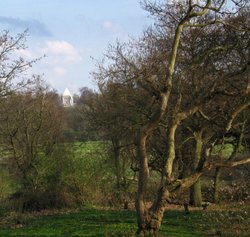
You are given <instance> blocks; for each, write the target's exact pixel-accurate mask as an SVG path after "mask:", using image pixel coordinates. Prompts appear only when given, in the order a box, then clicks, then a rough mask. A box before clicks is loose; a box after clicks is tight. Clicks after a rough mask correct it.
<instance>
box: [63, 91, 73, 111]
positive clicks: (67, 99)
mask: <svg viewBox="0 0 250 237" xmlns="http://www.w3.org/2000/svg"><path fill="white" fill-rule="evenodd" d="M62 103H63V106H64V107H70V106H73V105H74V100H73V96H72V95H71V94H70V92H69V89H68V88H66V89H65V91H64V92H63V95H62Z"/></svg>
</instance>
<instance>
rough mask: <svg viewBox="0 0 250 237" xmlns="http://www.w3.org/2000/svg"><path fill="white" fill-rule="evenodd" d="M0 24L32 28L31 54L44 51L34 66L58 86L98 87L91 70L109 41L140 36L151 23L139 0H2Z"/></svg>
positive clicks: (60, 89)
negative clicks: (42, 57)
mask: <svg viewBox="0 0 250 237" xmlns="http://www.w3.org/2000/svg"><path fill="white" fill-rule="evenodd" d="M0 9H1V13H0V28H1V30H4V29H8V30H10V32H11V34H13V35H15V34H16V33H20V32H22V31H24V30H25V29H29V36H28V38H27V46H28V49H27V50H25V51H20V52H19V54H20V55H21V56H23V57H25V58H27V59H31V58H35V57H39V56H42V55H44V54H46V58H44V59H42V60H41V61H40V62H38V64H37V65H35V67H34V69H33V70H34V72H35V73H39V74H44V76H43V78H44V79H45V80H46V81H47V82H48V83H49V84H50V85H51V86H52V87H53V88H55V89H56V90H58V92H60V93H61V92H63V90H64V89H65V88H66V87H68V88H69V90H70V91H71V92H72V93H77V92H78V89H79V88H81V87H85V86H87V87H91V88H94V86H95V85H94V83H93V81H92V79H91V76H90V75H89V73H90V72H91V71H92V70H93V69H94V61H93V60H92V59H91V58H92V57H93V58H95V59H100V58H101V57H102V55H103V53H105V50H106V48H107V46H108V44H110V43H111V44H112V43H114V42H115V41H116V40H117V39H118V40H120V41H122V42H123V41H127V40H128V39H129V36H132V37H137V36H139V35H140V34H141V33H142V31H143V29H144V28H146V27H147V26H148V25H149V24H150V19H149V18H148V17H147V16H148V14H147V12H145V11H144V10H142V9H141V7H140V4H139V0H0Z"/></svg>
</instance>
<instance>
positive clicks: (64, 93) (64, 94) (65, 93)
mask: <svg viewBox="0 0 250 237" xmlns="http://www.w3.org/2000/svg"><path fill="white" fill-rule="evenodd" d="M63 96H71V94H70V92H69V89H68V88H66V89H65V91H64V92H63Z"/></svg>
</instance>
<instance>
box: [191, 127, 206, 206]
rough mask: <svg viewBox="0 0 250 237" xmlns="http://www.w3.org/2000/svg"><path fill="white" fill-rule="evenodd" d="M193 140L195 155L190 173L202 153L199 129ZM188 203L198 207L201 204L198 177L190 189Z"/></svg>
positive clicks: (195, 167)
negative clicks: (194, 142)
mask: <svg viewBox="0 0 250 237" xmlns="http://www.w3.org/2000/svg"><path fill="white" fill-rule="evenodd" d="M194 137H195V141H196V148H195V156H194V161H193V166H192V173H194V172H195V171H196V169H197V168H198V165H199V162H200V159H201V153H202V145H203V141H202V131H199V132H197V133H195V134H194ZM190 204H191V205H193V206H195V207H200V206H201V205H202V194H201V180H200V178H199V179H198V180H197V181H196V183H195V184H194V185H193V186H192V187H191V189H190Z"/></svg>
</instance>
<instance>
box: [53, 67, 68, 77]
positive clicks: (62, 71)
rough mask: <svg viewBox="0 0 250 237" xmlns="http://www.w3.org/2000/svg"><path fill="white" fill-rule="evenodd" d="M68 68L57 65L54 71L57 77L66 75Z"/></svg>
mask: <svg viewBox="0 0 250 237" xmlns="http://www.w3.org/2000/svg"><path fill="white" fill-rule="evenodd" d="M66 72H67V70H66V69H65V68H63V67H55V68H54V73H55V76H56V77H59V78H61V77H64V76H65V75H66Z"/></svg>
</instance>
